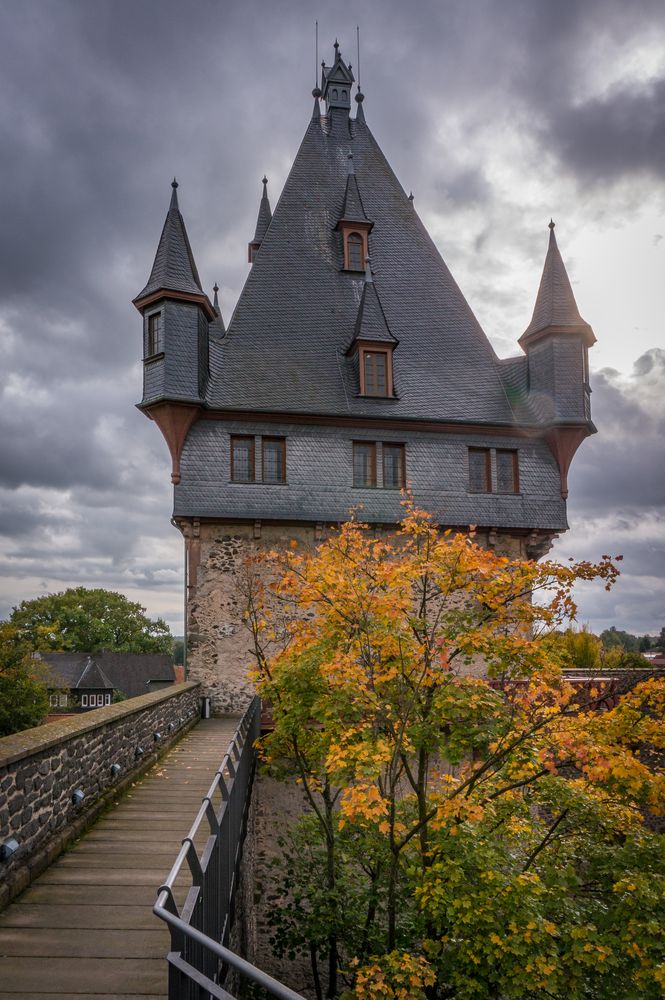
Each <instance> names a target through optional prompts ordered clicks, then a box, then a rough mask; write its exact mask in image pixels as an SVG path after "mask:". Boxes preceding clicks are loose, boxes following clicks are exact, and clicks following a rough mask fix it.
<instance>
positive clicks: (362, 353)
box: [358, 345, 393, 399]
mask: <svg viewBox="0 0 665 1000" xmlns="http://www.w3.org/2000/svg"><path fill="white" fill-rule="evenodd" d="M368 354H383V355H384V357H385V362H386V391H385V393H377V392H368V388H367V378H366V373H365V358H366V357H367V355H368ZM358 361H359V366H358V367H359V375H360V395H361V396H367V398H368V399H392V397H393V352H392V347H388V346H386V347H383V346H381V347H378V346H377V347H374V346H369V345H367V346H362V347H360V348H359V350H358Z"/></svg>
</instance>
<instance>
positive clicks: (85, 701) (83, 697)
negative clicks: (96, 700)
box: [81, 694, 88, 708]
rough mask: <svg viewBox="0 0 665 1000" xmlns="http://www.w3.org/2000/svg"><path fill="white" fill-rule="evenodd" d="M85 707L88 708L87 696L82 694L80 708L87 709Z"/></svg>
mask: <svg viewBox="0 0 665 1000" xmlns="http://www.w3.org/2000/svg"><path fill="white" fill-rule="evenodd" d="M87 707H88V696H87V694H82V695H81V708H87Z"/></svg>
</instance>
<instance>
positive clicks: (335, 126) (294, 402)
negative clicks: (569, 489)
mask: <svg viewBox="0 0 665 1000" xmlns="http://www.w3.org/2000/svg"><path fill="white" fill-rule="evenodd" d="M352 83H353V74H352V72H351V69H350V67H349V66H347V64H346V63H345V62H344V60H343V59H342V56H341V53H340V50H339V45H337V44H336V46H335V55H334V59H333V62H332V65H331V66H326V65H325V64H324V66H323V71H322V78H321V89H320V90H319V88H315V91H314V97H315V100H314V111H313V114H312V116H311V118H310V120H309V122H308V124H307V127H306V130H305V135H304V138H303V140H302V143H301V145H300V148H299V150H298V153H297V155H296V158H295V160H294V163H293V166H292V168H291V171H290V173H289V176H288V178H287V180H286V183H285V185H284V189H283V191H282V193H281V195H280V197H279V201H278V203H277V205H276V208H275V211H274V212H271V211H270V205H269V202H268V199H267V190H266V185H265V183H264V192H263V197H262V199H261V205H260V209H259V218H258V221H257V228H256V233H255V238H254V240H253V241H252V242H251V243H250V253H249V257H250V262H251V268H250V270H249V274H248V277H247V281H246V283H245V286H244V288H243V290H242V293H241V295H240V298H239V300H238V303H237V306H236V309H235V311H234V313H233V317H232V319H231V321H230V322H229V324H228V328H226V329H225V328H224V324H223V323H222V322H221V316H219V315H218V313H217V311H216V310H215V307H214V306H211V305H210V303H209V301H208V299H207V297H206V296H205V295H204V293H203V292H202V286H201V283H200V281H199V279H198V274H197V273H196V268H195V266H194V262H193V257H192V255H191V249H190V248H189V242H188V240H187V236H186V232H185V228H184V223H183V222H182V217H181V216H180V213H179V211H178V209H177V202H176V203H175V206H174V204H173V203H172V206H171V208H170V209H169V216H168V217H167V223H166V225H165V228H164V233H163V234H162V239H161V240H160V245H159V249H158V252H157V257H156V260H155V265H154V267H153V273H152V274H151V277H150V280H149V282H148V285H147V286H146V288H145V289H144V290H143V292H141V294H140V295H139V296H138V298H137V299H136V300H135V302H136V305H137V307H138V308H139V309H140V311H141V312H142V314H143V315H144V324H145V323H148V322H149V315H150V310H152V309H154V310H162V311H163V313H164V328H163V329H164V334H163V337H164V339H163V357H160V356H159V355H160V354H161V353H162V352H156V354H154V355H150V354H148V355H147V356H146V358H145V366H146V381H145V392H144V399H143V402H142V404H141V407H142V408H143V409H144V411H145V412H146V413H147V414H148V415H149V416H150V417H152V418H153V419H155V420H156V421H157V422H158V423H159V425H160V427H161V428H162V430H163V431H164V433H165V436H166V438H167V441H168V442H169V446H170V447H171V453H172V457H173V480H174V483H175V486H174V512H173V517H174V522H175V523H176V524H177V525H178V526H179V528H180V530H181V531H182V533H183V536H184V539H185V545H186V553H187V558H186V566H187V602H188V603H187V607H188V615H187V636H188V640H187V641H188V664H189V672H190V676H193V677H195V678H198V679H201V680H202V681H203V682H204V684H205V687H206V689H207V692H208V693H209V694H210V695H211V696H212V698H213V704H214V707H215V709H216V710H237V709H240V708H242V706H243V704H244V703H246V701H247V699H248V698H249V696H250V685H249V682H248V681H247V680H246V673H247V669H248V667H249V666H250V664H249V662H248V653H247V636H246V633H245V629H244V625H243V622H242V595H241V590H242V574H243V572H244V568H243V567H244V561H245V557H246V556H247V555H248V554H251V553H252V552H253V551H256V550H259V549H261V548H262V547H263V546H267V547H269V548H279V547H280V546H287V545H288V544H289V541H290V539H292V538H294V537H295V538H297V539H298V540H299V541H300V543H301V544H302V545H304V546H314V545H315V544H316V543H317V541H318V540H319V539H321V538H322V537H325V535H326V533H327V532H328V531H330V530H334V528H335V527H336V526H337V525H338V524H339V523H340V522H342V521H343V520H345V519H346V518H347V517H348V514H349V510H350V508H357V507H358V506H359V505H362V512H363V514H362V516H363V519H365V520H366V521H368V522H369V523H370V524H371V525H373V526H374V527H375V529H376V530H377V531H381V530H384V529H386V528H387V529H389V530H390V529H391V527H392V526H393V525H395V524H396V523H397V522H398V521H399V520H400V519H401V517H402V513H403V508H402V506H401V489H402V488H403V487H404V486H405V485H406V484H407V483H408V484H410V487H411V489H412V491H413V494H414V498H415V501H416V503H417V504H418V505H419V506H420V507H423V508H425V509H426V510H428V511H430V512H431V513H432V515H433V516H434V518H435V519H436V521H437V522H438V523H439V524H441V525H442V526H446V527H450V528H453V529H456V528H459V529H463V530H466V529H468V526H469V525H470V524H474V525H476V526H477V529H478V538H479V540H480V541H482V542H484V543H485V544H487V545H491V546H494V547H496V548H497V549H498V550H500V551H502V552H505V553H506V554H509V555H513V556H529V557H533V558H537V557H538V556H540V555H542V554H543V552H545V551H547V549H548V547H549V545H550V544H551V541H552V538H553V537H554V536H556V535H557V534H558V533H560V532H562V531H565V530H566V528H567V521H566V500H565V494H566V490H565V473H566V472H567V468H568V464H569V461H570V458H571V457H572V452H573V451H574V447H576V445H577V444H579V441H580V440H581V439H582V438H583V437H584V436H585V435H587V434H589V433H591V432H592V431H593V425H592V424H591V422H590V417H589V412H588V377H587V373H586V361H585V359H586V350H587V347H588V346H589V345H590V343H592V342H593V333H592V331H591V328H590V327H589V326H588V325H587V324H586V323H585V322H584V321H583V320H582V319H581V317H580V316H579V313H578V311H577V307H576V305H575V301H574V297H573V295H572V290H571V289H570V283H569V281H568V279H567V276H566V274H565V268H564V267H563V262H562V260H561V257H560V255H559V252H558V248H557V247H556V240H555V239H554V235H553V232H552V234H551V237H550V249H549V250H548V257H547V260H546V263H545V271H544V273H543V280H542V282H541V288H540V291H539V293H538V298H537V302H536V308H535V310H534V317H533V319H532V322H531V324H530V325H529V327H528V329H527V331H526V332H525V333H524V335H523V336H522V338H521V340H520V343H521V345H522V347H523V353H522V354H521V355H520V356H516V357H512V358H508V359H505V360H500V359H499V358H497V356H496V354H495V353H494V351H493V349H492V347H491V346H490V343H489V341H488V339H487V337H486V336H485V334H484V332H483V330H482V329H481V327H480V324H479V323H478V321H477V319H476V318H475V316H474V314H473V312H472V311H471V308H470V307H469V305H468V303H467V302H466V300H465V298H464V296H463V294H462V292H461V291H460V289H459V287H458V286H457V284H456V283H455V281H454V279H453V278H452V276H451V274H450V272H449V270H448V268H447V267H446V264H445V263H444V261H443V259H442V258H441V255H440V254H439V251H438V249H437V247H436V246H435V245H434V243H433V242H432V240H431V238H430V236H429V234H428V233H427V230H426V229H425V226H424V225H423V223H422V221H421V220H420V218H419V217H418V214H417V212H416V211H415V210H414V206H413V201H412V199H411V198H410V197H409V196H407V194H406V192H405V191H404V189H403V188H402V186H401V184H400V182H399V181H398V179H397V177H396V176H395V174H394V173H393V171H392V169H391V168H390V165H389V164H388V162H387V160H386V158H385V156H384V154H383V152H382V150H381V149H380V147H379V145H378V143H377V141H376V139H375V138H374V136H373V134H372V132H371V130H370V128H369V126H368V124H367V122H366V120H365V114H364V112H363V103H362V99H363V95H361V94H358V95H357V98H356V99H357V105H356V107H357V110H356V114H355V117H353V116H352V114H351V103H352V102H351V100H350V95H351V85H352ZM320 98H321V99H322V100H320ZM264 199H265V201H264ZM239 252H244V248H239ZM370 262H371V264H370ZM145 330H146V332H144V336H145V337H147V336H148V335H149V329H148V328H147V327H146V328H145ZM154 346H155V345H154V344H153V348H154ZM153 366H155V372H154V373H153ZM564 469H565V471H563V470H564Z"/></svg>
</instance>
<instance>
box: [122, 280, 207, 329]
mask: <svg viewBox="0 0 665 1000" xmlns="http://www.w3.org/2000/svg"><path fill="white" fill-rule="evenodd" d="M160 299H175V300H176V302H191V303H193V304H194V305H197V306H200V307H201V308H202V309H203V311H204V313H205V314H206V316H207V317H208V319H209V320H210V321H212V320H213V319H215V318H216V316H217V313H216V312H215V309H214V306H213V304H212V302H211V301H210V299H209V298H208V296H207V295H203V294H201V295H195V294H194V293H193V292H178V291H175V290H174V289H172V288H158V289H157V290H156V291H154V292H150V293H149V294H148V295H139V296H137V297H136V298H135V299H132V304H133V305H135V306H136V308H137V309H138V311H139V312H143V310H144V309H146V308H147V307H148V306H150V305H152V303H153V302H158V301H159V300H160Z"/></svg>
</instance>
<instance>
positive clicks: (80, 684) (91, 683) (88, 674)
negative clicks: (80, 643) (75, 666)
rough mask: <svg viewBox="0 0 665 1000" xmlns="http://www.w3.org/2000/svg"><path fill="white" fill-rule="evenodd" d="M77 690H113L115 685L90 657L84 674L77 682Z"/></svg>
mask: <svg viewBox="0 0 665 1000" xmlns="http://www.w3.org/2000/svg"><path fill="white" fill-rule="evenodd" d="M76 687H77V688H111V689H112V688H113V684H112V683H111V681H110V680H109V679H108V677H107V676H106V674H105V673H104V671H103V670H102V668H101V667H100V665H99V664H98V663H97V661H96V660H94V659H93V658H92V657H91V656H89V657H88V658H87V660H86V663H85V667H84V668H83V673H82V674H81V676H80V677H79V679H78V681H77V682H76Z"/></svg>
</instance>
